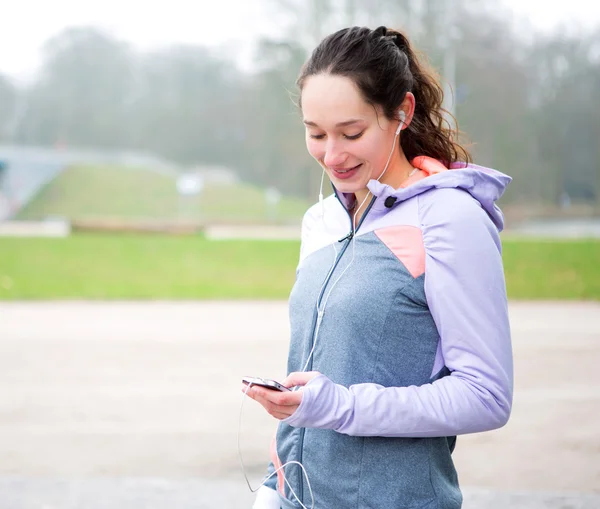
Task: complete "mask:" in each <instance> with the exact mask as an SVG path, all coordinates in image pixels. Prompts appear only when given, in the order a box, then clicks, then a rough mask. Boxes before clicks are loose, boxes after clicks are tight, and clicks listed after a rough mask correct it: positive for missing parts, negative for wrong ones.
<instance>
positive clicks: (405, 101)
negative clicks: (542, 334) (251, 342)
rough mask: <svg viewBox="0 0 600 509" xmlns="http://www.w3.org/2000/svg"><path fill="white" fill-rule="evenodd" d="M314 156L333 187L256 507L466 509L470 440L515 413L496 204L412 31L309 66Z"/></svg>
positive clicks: (300, 270)
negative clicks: (457, 451)
mask: <svg viewBox="0 0 600 509" xmlns="http://www.w3.org/2000/svg"><path fill="white" fill-rule="evenodd" d="M298 86H299V88H300V106H301V110H302V115H303V120H304V125H305V127H306V146H307V149H308V152H309V153H310V155H311V156H312V157H313V158H314V159H315V160H316V161H317V163H318V164H319V165H320V166H321V168H322V169H323V174H324V175H325V174H326V175H327V176H328V177H329V179H330V181H331V184H332V187H333V191H334V194H333V195H332V196H330V197H328V198H327V199H326V200H323V201H322V202H321V204H320V205H319V204H317V205H315V206H313V207H311V208H310V209H309V210H308V211H307V212H306V214H305V216H304V219H303V222H302V243H301V248H300V260H299V263H298V266H297V269H296V282H295V284H294V287H293V289H292V292H291V295H290V299H289V306H290V329H291V338H290V350H289V356H288V377H287V378H286V379H285V380H283V381H282V382H283V385H284V386H286V387H290V388H294V390H293V391H291V392H278V391H271V390H268V389H265V388H262V387H256V386H253V387H250V388H249V389H248V388H247V387H245V388H244V387H243V388H242V389H243V391H244V392H247V394H248V396H250V397H251V398H253V399H254V400H256V401H257V402H258V403H260V404H261V405H262V406H263V407H264V408H265V410H266V411H267V412H269V414H271V415H272V416H273V417H275V418H276V419H278V420H279V421H280V424H279V427H278V430H277V436H276V439H275V441H274V444H273V447H272V451H271V452H272V462H271V464H270V465H269V468H268V475H267V478H266V479H265V482H264V486H263V487H262V488H261V489H260V490H259V493H258V496H257V498H256V502H255V505H254V508H255V509H279V508H284V509H292V508H297V507H302V508H307V507H316V508H334V507H335V508H338V507H355V508H357V509H367V508H372V507H386V508H397V509H400V508H405V507H411V508H423V509H424V508H426V507H427V508H429V507H437V508H440V509H442V508H443V509H458V508H460V507H461V504H462V495H461V491H460V488H459V485H458V477H457V473H456V470H455V468H454V464H453V461H452V451H453V450H454V447H455V445H456V436H457V435H459V434H465V433H475V432H481V431H486V430H491V429H494V428H498V427H501V426H503V425H504V424H505V423H506V422H507V420H508V418H509V415H510V411H511V404H512V383H513V367H512V351H511V343H510V329H509V324H508V313H507V299H506V288H505V284H504V272H503V266H502V258H501V253H500V251H501V247H500V239H499V230H501V229H502V227H503V216H502V213H501V212H500V210H499V209H498V207H497V206H496V205H495V201H496V200H497V199H498V198H499V197H500V196H501V195H502V193H503V191H504V188H505V187H506V185H507V184H508V183H509V182H510V180H511V179H510V177H508V176H506V175H503V174H502V173H499V172H497V171H495V170H492V169H488V168H483V167H480V166H477V165H474V164H470V159H471V158H470V155H469V153H468V152H467V151H466V150H465V149H464V148H463V147H462V146H461V145H460V144H458V143H457V141H456V139H457V133H456V131H455V130H454V129H452V128H451V126H450V124H449V123H448V122H447V120H446V117H445V112H444V110H443V109H442V101H443V93H442V89H441V87H440V85H439V83H438V82H437V81H436V79H435V77H434V75H433V73H432V72H430V71H429V70H428V69H427V68H426V67H425V66H424V65H423V64H422V63H421V62H420V61H419V60H418V59H417V57H416V54H415V53H414V51H413V49H412V47H411V45H410V43H409V41H408V39H407V38H406V37H405V36H404V35H403V34H401V33H399V32H396V31H394V30H388V29H387V28H386V27H379V28H377V29H376V30H371V29H369V28H360V27H352V28H348V29H343V30H340V31H338V32H336V33H334V34H332V35H330V36H328V37H326V38H325V39H324V40H323V41H322V42H321V43H320V44H319V46H318V47H317V48H316V49H315V50H314V52H313V53H312V55H311V57H310V59H309V60H308V62H307V63H306V64H305V65H304V67H303V68H302V71H301V73H300V77H299V79H298Z"/></svg>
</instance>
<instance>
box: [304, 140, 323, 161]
mask: <svg viewBox="0 0 600 509" xmlns="http://www.w3.org/2000/svg"><path fill="white" fill-rule="evenodd" d="M306 149H307V150H308V153H309V154H310V155H311V156H312V157H314V158H315V159H316V160H317V161H319V160H321V159H323V157H324V155H325V153H324V150H323V143H322V142H320V141H319V140H313V139H312V138H310V137H308V136H307V137H306Z"/></svg>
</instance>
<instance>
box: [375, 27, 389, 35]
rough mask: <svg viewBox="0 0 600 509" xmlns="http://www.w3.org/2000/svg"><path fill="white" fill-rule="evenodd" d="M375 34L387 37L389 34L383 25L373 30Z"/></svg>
mask: <svg viewBox="0 0 600 509" xmlns="http://www.w3.org/2000/svg"><path fill="white" fill-rule="evenodd" d="M373 35H374V36H375V37H385V36H386V35H387V28H386V27H385V26H383V25H382V26H380V27H377V28H376V29H375V30H373Z"/></svg>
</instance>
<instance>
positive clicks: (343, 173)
mask: <svg viewBox="0 0 600 509" xmlns="http://www.w3.org/2000/svg"><path fill="white" fill-rule="evenodd" d="M361 166H362V163H361V164H358V165H356V166H353V167H352V168H330V170H331V171H332V173H333V175H334V176H335V177H336V178H338V179H349V178H352V177H353V176H354V175H356V173H357V172H358V170H359V169H360V167H361Z"/></svg>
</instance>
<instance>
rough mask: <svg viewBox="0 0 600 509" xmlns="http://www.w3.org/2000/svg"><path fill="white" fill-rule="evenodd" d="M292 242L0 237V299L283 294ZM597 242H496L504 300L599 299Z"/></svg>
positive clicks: (289, 277)
mask: <svg viewBox="0 0 600 509" xmlns="http://www.w3.org/2000/svg"><path fill="white" fill-rule="evenodd" d="M298 249H299V243H298V242H295V241H272V242H271V241H210V240H207V239H205V238H203V237H201V236H195V237H169V236H163V235H125V234H123V235H117V234H114V235H104V234H76V235H73V236H71V237H68V238H65V239H39V238H38V239H26V238H0V300H18V299H285V298H287V297H288V294H289V291H290V288H291V286H292V284H293V281H294V276H295V267H296V263H297V260H298ZM598 261H600V240H581V241H569V242H561V241H532V240H516V239H505V240H504V265H505V271H506V279H507V286H508V293H509V297H510V298H512V299H589V300H600V270H599V269H598Z"/></svg>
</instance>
